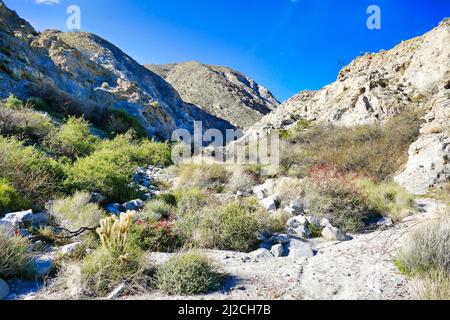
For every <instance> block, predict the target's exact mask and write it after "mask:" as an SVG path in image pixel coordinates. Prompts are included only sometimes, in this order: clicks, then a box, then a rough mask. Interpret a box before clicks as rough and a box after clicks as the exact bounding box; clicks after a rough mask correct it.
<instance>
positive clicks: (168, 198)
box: [157, 192, 177, 207]
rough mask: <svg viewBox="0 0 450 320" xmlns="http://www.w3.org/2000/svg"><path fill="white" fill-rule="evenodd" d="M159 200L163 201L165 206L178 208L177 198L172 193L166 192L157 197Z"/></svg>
mask: <svg viewBox="0 0 450 320" xmlns="http://www.w3.org/2000/svg"><path fill="white" fill-rule="evenodd" d="M157 199H158V200H161V201H163V202H164V203H165V204H167V205H169V206H172V207H176V206H177V197H176V196H175V195H174V194H173V193H170V192H164V193H161V194H160V195H158V196H157Z"/></svg>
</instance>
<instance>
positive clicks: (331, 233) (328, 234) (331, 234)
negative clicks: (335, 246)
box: [322, 225, 352, 241]
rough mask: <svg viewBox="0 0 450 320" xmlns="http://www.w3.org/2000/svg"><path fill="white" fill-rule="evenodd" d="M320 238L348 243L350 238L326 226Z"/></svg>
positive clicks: (338, 230) (330, 226)
mask: <svg viewBox="0 0 450 320" xmlns="http://www.w3.org/2000/svg"><path fill="white" fill-rule="evenodd" d="M322 237H323V238H324V239H325V240H328V241H350V240H352V238H351V237H350V236H348V235H346V234H345V233H344V232H343V231H341V230H340V229H338V228H335V227H333V226H332V225H328V226H326V227H325V228H324V229H323V230H322Z"/></svg>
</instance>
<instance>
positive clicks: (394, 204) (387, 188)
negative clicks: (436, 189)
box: [357, 179, 415, 221]
mask: <svg viewBox="0 0 450 320" xmlns="http://www.w3.org/2000/svg"><path fill="white" fill-rule="evenodd" d="M357 183H358V184H359V185H360V186H361V187H362V188H363V193H364V195H365V196H366V198H367V201H368V204H369V209H370V210H371V211H373V212H378V213H380V214H382V215H384V216H389V217H391V218H392V219H394V220H395V221H399V220H401V219H402V218H404V217H405V216H407V215H408V214H409V213H410V212H411V211H414V210H415V208H414V206H415V205H414V196H412V195H411V194H410V193H408V192H407V191H406V190H405V189H403V188H402V187H400V186H399V185H398V184H396V183H394V182H389V183H380V184H377V183H375V182H373V181H372V180H369V179H361V180H359V181H358V182H357Z"/></svg>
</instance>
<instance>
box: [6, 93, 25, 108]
mask: <svg viewBox="0 0 450 320" xmlns="http://www.w3.org/2000/svg"><path fill="white" fill-rule="evenodd" d="M4 105H5V107H7V108H9V109H13V110H18V109H20V108H22V107H23V103H22V100H20V99H19V98H17V97H16V96H15V95H13V94H10V95H9V96H8V98H6V99H5V101H4Z"/></svg>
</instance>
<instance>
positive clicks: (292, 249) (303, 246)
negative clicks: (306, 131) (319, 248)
mask: <svg viewBox="0 0 450 320" xmlns="http://www.w3.org/2000/svg"><path fill="white" fill-rule="evenodd" d="M286 253H287V255H288V257H292V258H303V257H307V258H308V257H313V256H314V251H313V250H312V249H311V245H310V244H309V243H308V242H303V241H300V240H296V239H292V240H291V241H290V242H289V243H288V244H287V245H286Z"/></svg>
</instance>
